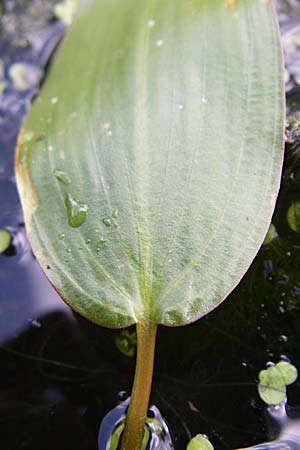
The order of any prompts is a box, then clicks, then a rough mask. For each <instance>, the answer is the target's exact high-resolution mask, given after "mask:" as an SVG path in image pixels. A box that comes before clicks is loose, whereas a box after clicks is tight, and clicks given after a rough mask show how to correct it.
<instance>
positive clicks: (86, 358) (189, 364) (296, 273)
mask: <svg viewBox="0 0 300 450" xmlns="http://www.w3.org/2000/svg"><path fill="white" fill-rule="evenodd" d="M55 3H56V2H55V1H51V0H32V1H30V2H28V1H25V0H3V1H2V2H0V8H1V9H2V15H1V19H0V20H1V28H0V94H2V95H1V96H0V229H5V230H8V231H9V233H10V235H11V238H12V242H11V245H10V247H9V248H8V250H7V251H6V252H5V253H4V254H0V412H1V414H0V436H1V448H3V449H4V450H19V449H20V450H21V449H22V450H29V449H30V450H35V449H39V450H40V449H43V450H48V449H49V450H50V449H51V450H53V448H55V449H56V450H63V449H64V450H65V449H67V448H68V449H69V448H70V449H72V450H87V449H88V450H97V449H98V443H97V439H98V432H99V425H100V423H101V421H102V419H103V418H104V417H105V416H106V415H107V414H108V413H109V412H110V411H115V410H114V408H116V406H117V405H118V404H119V403H120V402H121V401H123V400H124V399H125V398H126V397H127V395H128V394H126V392H127V393H128V392H130V388H131V383H132V380H133V373H134V358H133V357H132V356H126V355H125V354H124V351H125V350H124V349H123V353H122V352H121V351H120V348H122V345H120V342H121V344H122V343H123V344H124V341H125V344H126V343H127V344H128V346H130V345H131V343H130V339H129V337H128V336H127V337H126V336H125V337H124V336H122V335H121V332H120V331H112V330H107V329H104V328H100V327H95V326H93V325H92V324H90V323H88V322H87V321H86V320H85V319H83V318H81V317H80V316H78V315H76V314H74V313H73V312H72V311H70V309H69V308H68V307H67V306H66V305H65V304H64V303H63V302H62V301H61V299H60V298H59V297H58V296H57V295H56V293H55V292H54V290H53V289H52V288H51V286H50V285H49V283H48V281H47V280H46V278H45V276H44V275H43V273H42V271H41V269H40V268H39V265H38V264H37V262H36V260H35V258H34V256H33V254H32V252H31V249H30V246H29V244H28V242H27V240H26V235H25V229H24V222H23V217H22V211H21V207H20V203H19V199H18V194H17V190H16V184H15V178H14V169H13V158H14V149H15V143H16V138H17V134H18V130H19V127H20V125H21V122H22V120H23V118H24V115H25V113H26V111H27V110H28V108H29V106H30V101H31V99H32V98H33V97H34V96H35V95H36V93H37V90H38V85H39V83H40V82H41V80H42V79H43V77H44V70H45V69H46V68H47V63H48V61H49V57H50V55H51V53H52V52H53V50H54V49H55V47H56V45H57V44H58V42H59V40H60V38H61V37H62V35H63V33H64V29H65V27H64V25H63V24H62V23H61V22H60V21H58V20H56V18H55V16H54V14H53V6H54V4H55ZM277 7H278V11H279V18H280V23H281V30H282V35H283V42H284V47H285V52H286V63H287V70H286V83H287V100H288V110H287V113H288V130H287V145H286V161H285V166H284V175H283V182H282V187H281V191H280V196H279V200H278V203H277V207H276V211H275V214H274V218H273V225H274V227H275V233H274V235H275V238H274V239H273V240H272V241H271V242H270V243H269V244H268V245H265V246H263V247H262V249H261V250H260V252H259V254H258V255H257V257H256V259H255V261H254V263H253V264H252V266H251V268H250V270H249V271H248V273H247V275H246V276H245V277H244V279H243V281H242V282H241V284H240V285H239V286H238V288H237V289H235V291H234V292H233V293H232V294H231V296H230V297H229V298H228V300H227V301H226V302H225V303H224V304H223V305H221V306H220V307H219V308H218V309H217V310H215V311H214V312H213V313H211V314H210V315H209V316H207V317H206V318H205V319H203V320H201V321H199V322H197V323H194V324H192V325H190V326H188V327H183V328H176V329H167V328H162V327H161V328H160V330H159V333H158V341H157V352H156V365H155V372H154V382H153V391H152V402H153V404H154V405H156V407H157V408H159V411H158V410H156V409H154V410H153V411H154V413H153V414H154V415H155V414H157V417H158V419H159V420H162V419H161V418H160V413H161V414H162V416H163V417H164V419H165V420H166V422H167V424H168V425H167V426H168V429H169V430H170V434H171V437H172V441H173V444H174V448H175V449H176V450H185V448H186V445H187V442H188V441H189V439H190V438H191V437H192V436H194V435H196V434H198V433H204V434H206V435H207V436H208V437H209V439H210V440H211V442H212V443H213V445H214V447H215V449H217V450H225V449H236V448H245V447H250V446H254V445H259V443H261V442H266V441H273V442H272V443H271V444H268V445H265V444H264V445H260V446H259V447H257V448H260V449H265V448H272V449H279V448H280V449H286V450H288V449H294V450H295V449H299V448H300V436H299V429H300V423H299V417H300V411H299V405H300V384H299V382H296V383H294V384H293V385H292V386H291V387H289V388H288V405H287V407H286V410H285V408H284V410H282V409H281V410H280V411H281V412H280V414H281V415H280V414H279V415H278V414H277V415H276V413H275V412H274V411H273V410H270V409H269V410H268V409H267V408H266V407H265V406H264V404H263V403H262V401H261V400H260V399H259V396H258V392H257V375H258V372H259V371H260V370H261V369H262V368H264V367H265V365H266V363H267V362H268V361H273V362H277V361H279V360H280V359H288V360H291V361H292V363H293V364H294V365H295V366H296V367H298V369H300V345H299V342H300V321H299V313H300V234H299V233H298V232H297V231H295V229H292V228H295V226H293V225H292V228H291V226H290V225H289V223H288V221H287V212H288V210H289V208H290V207H291V205H292V204H293V203H294V202H297V201H299V196H300V106H299V105H300V2H299V1H296V0H291V1H278V2H277ZM294 225H295V224H294ZM296 225H297V224H296ZM297 226H299V224H298V225H297ZM297 226H296V228H297ZM298 231H299V229H298ZM129 336H130V335H129ZM126 340H127V341H126ZM128 346H127V347H128ZM125 353H127V354H128V355H132V352H131V351H128V348H127V351H125ZM118 411H121V414H123V412H122V407H121V408H119V410H118ZM286 411H287V414H288V416H289V418H288V417H287V415H286ZM111 417H112V416H110V422H109V420H108V421H107V416H106V419H105V421H104V432H106V434H107V430H108V429H110V428H109V427H111V426H112V425H111V424H112V423H113V422H111ZM118 417H119V416H118ZM114 420H117V419H116V418H113V421H114ZM102 433H103V428H102ZM291 436H292V438H291ZM167 438H168V437H167ZM167 438H166V439H167ZM168 445H169V444H168ZM99 448H100V446H99ZM153 448H158V447H153ZM162 448H165V449H166V448H169V447H167V444H166V446H165V447H162ZM170 448H171V447H170ZM101 450H102V449H101Z"/></svg>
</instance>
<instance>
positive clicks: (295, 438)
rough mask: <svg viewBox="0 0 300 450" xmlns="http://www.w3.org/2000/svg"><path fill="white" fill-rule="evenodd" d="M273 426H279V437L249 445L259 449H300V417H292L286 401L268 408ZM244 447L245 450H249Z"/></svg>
mask: <svg viewBox="0 0 300 450" xmlns="http://www.w3.org/2000/svg"><path fill="white" fill-rule="evenodd" d="M267 414H268V416H269V419H271V420H272V426H271V427H272V428H274V425H275V426H279V430H280V431H279V435H278V437H277V438H276V439H275V440H273V441H271V442H266V443H263V444H259V445H255V446H254V447H247V449H250V448H255V449H258V450H300V418H290V417H289V416H288V414H287V411H286V401H284V402H283V403H281V404H280V405H276V406H270V407H268V409H267ZM247 449H244V450H247Z"/></svg>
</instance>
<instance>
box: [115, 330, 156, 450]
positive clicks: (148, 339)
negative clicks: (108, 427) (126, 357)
mask: <svg viewBox="0 0 300 450" xmlns="http://www.w3.org/2000/svg"><path fill="white" fill-rule="evenodd" d="M156 331H157V325H156V324H154V323H152V322H144V323H137V325H136V333H137V357H136V368H135V375H134V382H133V388H132V394H131V399H130V405H129V408H128V412H127V415H126V422H125V429H124V432H123V436H122V440H121V450H141V445H142V440H143V435H144V425H145V419H146V416H147V411H148V406H149V398H150V392H151V385H152V375H153V366H154V351H155V340H156Z"/></svg>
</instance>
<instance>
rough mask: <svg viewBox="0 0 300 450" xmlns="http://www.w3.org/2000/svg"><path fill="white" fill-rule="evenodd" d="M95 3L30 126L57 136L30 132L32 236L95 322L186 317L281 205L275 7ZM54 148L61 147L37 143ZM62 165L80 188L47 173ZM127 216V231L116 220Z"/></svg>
mask: <svg viewBox="0 0 300 450" xmlns="http://www.w3.org/2000/svg"><path fill="white" fill-rule="evenodd" d="M92 3H93V5H92V6H91V7H90V8H88V9H87V10H85V12H84V13H83V14H82V15H81V16H80V18H79V19H78V20H76V21H75V22H74V24H73V25H72V26H71V29H70V32H69V34H68V35H67V37H66V38H65V40H64V42H63V44H62V46H61V48H60V52H59V54H58V55H57V58H56V61H55V64H54V66H53V68H52V70H51V73H50V76H49V79H48V81H47V83H46V85H45V87H44V90H43V94H42V97H41V98H40V99H39V100H38V101H36V103H35V105H34V107H33V109H32V111H31V113H30V114H29V116H28V117H27V119H26V121H25V125H24V126H25V134H23V136H24V135H26V133H28V130H30V132H31V133H33V134H34V135H36V136H37V135H45V136H47V140H45V141H42V142H34V140H32V141H29V142H26V141H25V140H24V139H23V138H22V135H21V137H20V143H19V146H20V152H19V154H18V157H17V179H18V186H19V190H20V193H21V198H22V202H23V206H24V210H25V216H26V224H27V230H28V234H29V238H30V240H31V243H32V246H33V249H34V251H35V252H36V253H37V255H38V257H39V255H43V256H44V259H43V260H45V261H48V262H50V264H51V267H52V270H51V273H49V274H48V276H49V277H50V278H51V282H52V283H53V285H54V286H55V287H56V289H57V290H58V291H59V292H60V293H61V294H62V296H63V298H65V299H66V300H67V301H68V303H70V304H71V305H72V306H73V307H74V308H75V309H76V310H77V311H79V312H80V313H82V314H83V315H85V316H86V317H88V318H89V319H91V320H92V321H94V322H96V323H98V324H102V325H107V326H110V327H121V326H126V325H129V324H132V323H135V322H139V321H143V318H144V317H147V318H148V319H150V320H152V321H153V322H154V323H161V324H165V325H182V324H185V323H188V322H191V321H193V320H196V319H198V318H200V317H201V316H203V315H205V314H207V313H208V312H209V311H210V310H211V309H213V308H214V307H216V306H217V305H218V304H219V303H220V302H221V301H222V300H223V299H224V298H225V297H226V296H227V295H228V293H229V292H230V291H231V290H232V288H233V287H234V286H235V285H236V284H237V283H238V281H239V280H240V278H241V276H242V275H243V273H244V272H245V270H246V269H247V267H248V266H249V264H250V263H251V261H252V259H253V258H254V256H255V254H256V252H257V250H258V248H259V247H260V245H261V243H262V241H263V237H264V235H265V233H266V230H267V229H268V226H269V222H270V218H271V215H272V212H273V208H274V203H275V199H276V195H277V191H278V186H279V178H280V169H281V162H282V151H281V149H282V139H283V138H282V130H283V92H282V61H281V55H280V48H279V44H278V38H277V27H276V24H275V21H274V18H273V11H272V6H271V4H264V3H262V2H260V1H258V0H247V1H243V2H237V3H236V4H234V5H233V7H232V8H226V7H225V6H224V0H214V1H209V2H208V1H204V0H197V1H195V2H190V3H188V2H186V1H185V0H166V1H164V2H158V1H157V0H148V1H147V2H140V1H137V0H126V1H124V0H122V1H121V0H114V1H106V0H102V1H94V2H92ZM150 19H151V20H154V21H155V24H154V26H151V27H150V26H149V25H148V23H149V20H150ZM216 24H218V26H217V29H218V32H216ZM108 36H109V39H108ZM158 42H160V43H161V45H159V46H158ZM262 42H263V45H261V44H262ZM92 43H93V44H92ZM96 43H97V45H96ZM83 68H84V70H83ZM54 98H55V99H56V100H57V101H56V103H55V104H53V102H52V99H54ZM180 106H181V107H180ZM66 123H67V125H66ZM62 129H63V130H64V132H63V133H62ZM108 131H109V132H110V133H109V135H108ZM47 141H48V142H51V145H52V146H53V147H54V148H59V149H60V151H58V152H54V151H53V152H48V151H41V149H45V150H46V149H47ZM61 158H64V165H65V166H66V167H67V168H68V176H69V177H70V179H71V180H72V196H71V194H70V193H68V192H67V191H66V188H67V187H66V188H64V186H63V183H57V182H56V180H55V177H53V175H52V172H53V168H57V167H59V166H60V163H61ZM75 199H76V201H75ZM81 202H83V203H81ZM86 205H89V207H90V209H89V215H88V218H87V216H86V212H87V207H86ZM116 210H118V212H119V214H118V227H112V226H108V225H109V222H108V220H109V221H110V220H111V219H110V218H112V216H113V213H114V211H116ZM103 218H104V221H105V222H102V220H103ZM83 219H84V220H83ZM101 222H102V223H101ZM68 223H69V225H71V227H78V226H79V224H80V225H81V226H80V228H78V230H77V229H72V228H70V227H68V226H67V224H68ZM57 230H59V232H60V233H64V234H65V236H66V237H65V239H64V242H63V244H62V242H59V241H58V240H57V238H56V236H57V232H58V231H57ZM99 231H100V232H101V233H102V234H103V235H104V237H105V239H107V244H106V248H105V249H104V250H103V251H101V252H98V253H97V251H96V246H95V244H94V246H93V243H96V242H97V240H98V235H97V234H98V232H99ZM87 239H89V240H90V241H91V245H90V246H87V245H86V244H85V243H86V241H87ZM79 247H82V249H79ZM66 248H71V249H72V255H73V257H72V259H68V262H66V257H65V253H66ZM119 264H124V265H125V268H124V270H123V271H122V270H119V269H118V265H119Z"/></svg>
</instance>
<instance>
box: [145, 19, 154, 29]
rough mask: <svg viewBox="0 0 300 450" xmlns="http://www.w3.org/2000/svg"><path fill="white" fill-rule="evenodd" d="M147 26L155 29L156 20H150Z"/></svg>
mask: <svg viewBox="0 0 300 450" xmlns="http://www.w3.org/2000/svg"><path fill="white" fill-rule="evenodd" d="M147 25H148V27H149V28H152V27H154V25H155V20H154V19H149V20H148V22H147Z"/></svg>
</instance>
